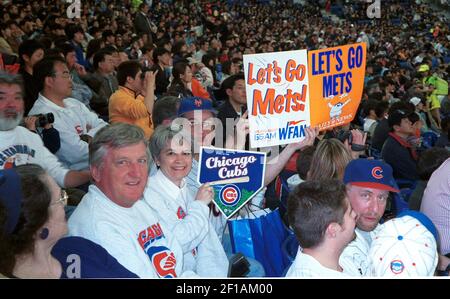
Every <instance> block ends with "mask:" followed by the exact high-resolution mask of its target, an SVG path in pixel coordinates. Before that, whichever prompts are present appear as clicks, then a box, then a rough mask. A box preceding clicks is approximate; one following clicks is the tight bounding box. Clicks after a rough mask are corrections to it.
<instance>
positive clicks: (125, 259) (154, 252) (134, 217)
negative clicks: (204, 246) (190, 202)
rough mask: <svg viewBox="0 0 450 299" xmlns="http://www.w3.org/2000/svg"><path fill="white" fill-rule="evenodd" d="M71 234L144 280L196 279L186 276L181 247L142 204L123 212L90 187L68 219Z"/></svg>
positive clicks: (164, 225) (138, 203)
mask: <svg viewBox="0 0 450 299" xmlns="http://www.w3.org/2000/svg"><path fill="white" fill-rule="evenodd" d="M69 234H70V235H71V236H79V237H83V238H86V239H88V240H91V241H93V242H95V243H97V244H99V245H101V246H103V248H105V249H106V250H107V251H108V252H109V253H110V254H111V255H112V256H113V257H115V258H116V259H117V261H118V262H119V263H120V264H122V265H123V266H124V267H125V268H127V269H128V270H130V271H131V272H133V273H135V274H136V275H138V276H139V277H142V278H152V277H154V278H158V277H159V278H172V277H180V276H195V273H192V272H190V273H183V271H182V267H183V251H182V249H181V246H180V244H179V243H178V241H177V240H176V238H175V237H174V235H173V234H172V232H171V231H170V230H169V229H168V227H167V226H166V224H165V223H164V222H163V221H162V219H159V218H158V217H157V215H155V213H154V212H153V211H152V209H150V208H149V206H148V205H147V204H146V203H144V201H143V200H139V201H137V202H136V203H135V204H134V205H133V206H132V207H131V208H124V207H121V206H119V205H117V204H115V203H114V202H112V201H111V200H110V199H108V198H107V197H106V196H105V195H104V194H103V192H102V191H101V190H100V189H98V188H97V187H96V186H95V185H91V186H89V192H88V193H87V194H86V195H85V196H84V197H83V199H82V200H81V202H80V204H79V205H78V206H77V208H76V210H75V211H74V212H73V214H72V215H71V217H70V218H69Z"/></svg>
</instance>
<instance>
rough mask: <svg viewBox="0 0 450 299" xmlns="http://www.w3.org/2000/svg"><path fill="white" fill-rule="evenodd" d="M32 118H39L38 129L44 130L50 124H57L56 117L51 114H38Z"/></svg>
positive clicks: (37, 121)
mask: <svg viewBox="0 0 450 299" xmlns="http://www.w3.org/2000/svg"><path fill="white" fill-rule="evenodd" d="M32 116H37V118H38V119H37V120H36V128H43V127H45V126H46V125H48V124H52V123H54V122H55V116H54V115H53V113H51V112H49V113H46V114H36V115H32Z"/></svg>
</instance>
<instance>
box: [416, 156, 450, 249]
mask: <svg viewBox="0 0 450 299" xmlns="http://www.w3.org/2000/svg"><path fill="white" fill-rule="evenodd" d="M420 211H421V212H423V213H425V215H427V216H428V217H430V219H431V221H433V223H434V225H435V226H436V228H437V230H438V231H439V239H440V253H441V254H447V253H450V158H449V159H447V160H446V161H445V162H444V163H442V165H441V166H440V167H439V168H438V169H437V170H436V171H435V172H433V174H432V176H431V178H430V180H429V181H428V184H427V188H426V189H425V192H424V194H423V199H422V205H421V207H420Z"/></svg>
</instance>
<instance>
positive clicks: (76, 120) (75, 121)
mask: <svg viewBox="0 0 450 299" xmlns="http://www.w3.org/2000/svg"><path fill="white" fill-rule="evenodd" d="M33 75H34V76H35V78H36V84H37V85H38V86H37V87H38V89H39V90H40V91H41V92H40V93H39V97H38V99H37V101H36V102H35V103H34V105H33V108H32V109H31V110H30V115H36V114H47V113H50V112H51V113H53V115H54V118H55V120H54V124H53V126H54V128H55V129H56V130H58V132H59V135H60V140H61V147H60V149H59V150H58V151H57V152H56V156H57V157H58V158H59V160H60V161H61V162H62V163H63V165H65V166H66V167H67V168H69V169H73V170H86V169H88V164H89V163H88V158H89V149H88V146H89V142H90V141H91V140H92V138H93V137H94V135H95V133H96V132H97V131H98V130H99V129H101V128H102V127H104V126H106V125H107V123H106V122H105V121H103V120H102V119H100V118H99V117H98V116H97V115H96V114H95V113H93V112H91V111H89V109H88V108H87V107H86V106H85V105H83V104H82V103H81V102H79V101H78V100H75V99H73V98H70V97H69V96H70V94H71V92H72V78H71V74H70V72H69V69H68V68H67V65H66V63H65V61H64V60H63V59H62V58H57V57H55V58H44V59H43V60H41V61H39V62H38V63H37V64H36V65H35V66H34V69H33Z"/></svg>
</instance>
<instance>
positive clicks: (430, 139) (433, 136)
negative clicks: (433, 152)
mask: <svg viewBox="0 0 450 299" xmlns="http://www.w3.org/2000/svg"><path fill="white" fill-rule="evenodd" d="M421 137H422V147H423V148H424V149H428V148H432V147H433V146H434V145H435V144H436V141H437V140H438V138H439V135H438V134H437V133H435V132H433V131H428V132H425V133H423V134H422V136H421Z"/></svg>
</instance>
